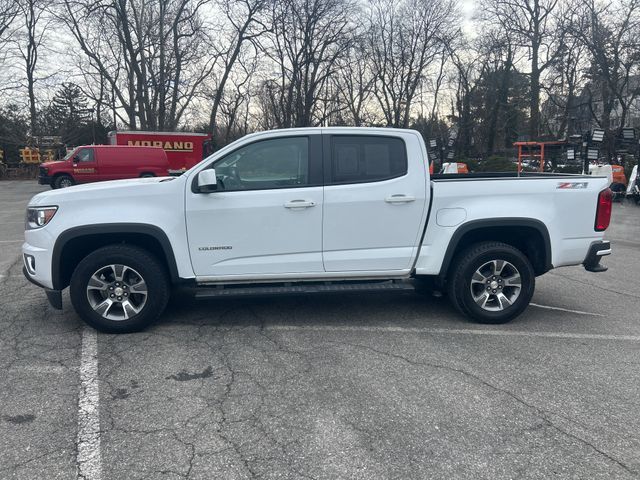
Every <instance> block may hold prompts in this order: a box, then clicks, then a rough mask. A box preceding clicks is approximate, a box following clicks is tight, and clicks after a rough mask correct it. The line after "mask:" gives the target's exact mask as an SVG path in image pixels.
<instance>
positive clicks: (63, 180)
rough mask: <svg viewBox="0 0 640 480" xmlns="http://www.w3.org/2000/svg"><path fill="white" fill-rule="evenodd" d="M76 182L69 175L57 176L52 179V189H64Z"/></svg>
mask: <svg viewBox="0 0 640 480" xmlns="http://www.w3.org/2000/svg"><path fill="white" fill-rule="evenodd" d="M75 184H76V182H75V181H74V180H73V178H72V177H71V176H70V175H58V176H57V177H55V178H54V179H53V183H52V184H51V187H52V188H55V189H57V188H66V187H71V186H73V185H75Z"/></svg>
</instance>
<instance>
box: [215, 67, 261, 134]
mask: <svg viewBox="0 0 640 480" xmlns="http://www.w3.org/2000/svg"><path fill="white" fill-rule="evenodd" d="M236 63H237V68H235V69H234V72H233V74H231V75H230V76H229V78H228V81H227V82H226V84H227V88H225V90H224V95H222V97H221V98H220V102H219V106H218V114H217V116H216V117H217V118H218V120H217V122H216V125H217V126H218V127H220V128H217V129H216V133H217V134H218V138H215V141H216V144H217V145H220V146H221V145H226V144H228V143H229V142H231V141H233V140H235V139H237V138H239V137H241V136H243V135H246V134H247V133H248V132H249V119H250V106H251V99H252V97H253V94H254V92H253V91H252V85H251V80H252V79H253V77H254V75H255V74H256V71H257V69H258V59H257V57H256V56H255V55H251V56H250V57H249V58H244V57H242V56H241V57H240V58H238V60H237V62H236ZM219 88H220V87H219Z"/></svg>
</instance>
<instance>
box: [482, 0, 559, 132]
mask: <svg viewBox="0 0 640 480" xmlns="http://www.w3.org/2000/svg"><path fill="white" fill-rule="evenodd" d="M558 2H559V0H485V1H484V2H483V4H482V12H483V15H484V18H485V19H486V21H487V22H488V23H489V24H493V23H494V22H495V20H497V21H498V22H499V23H500V25H501V26H502V28H503V29H504V30H505V31H507V32H509V33H510V34H511V35H512V36H513V38H514V39H515V40H516V41H517V43H518V45H519V46H521V47H522V48H525V49H526V50H527V52H528V56H529V69H530V73H529V78H530V98H529V136H530V137H531V138H532V139H535V138H537V137H538V136H539V135H540V92H541V89H542V87H541V82H542V75H543V73H544V72H545V71H546V70H547V69H548V68H549V67H550V66H551V65H552V64H553V62H554V61H555V60H556V58H557V56H558V55H559V53H560V52H561V51H562V44H563V37H562V35H561V34H562V29H559V28H558V17H557V15H556V14H557V13H558V10H559V9H558V8H557V7H558Z"/></svg>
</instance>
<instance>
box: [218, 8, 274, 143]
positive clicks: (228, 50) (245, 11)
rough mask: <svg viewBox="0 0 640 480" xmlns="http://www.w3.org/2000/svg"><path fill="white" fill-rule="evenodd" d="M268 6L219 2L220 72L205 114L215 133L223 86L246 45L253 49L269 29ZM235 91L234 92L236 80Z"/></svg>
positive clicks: (242, 67) (223, 91)
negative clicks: (222, 31)
mask: <svg viewBox="0 0 640 480" xmlns="http://www.w3.org/2000/svg"><path fill="white" fill-rule="evenodd" d="M268 6H269V2H268V0H221V2H220V7H221V10H222V11H224V12H225V16H226V19H227V23H228V25H227V30H229V33H228V34H227V36H226V38H225V42H223V43H222V44H223V48H222V49H218V51H217V52H216V55H217V57H218V58H219V59H220V64H221V65H220V69H221V74H220V76H219V78H218V80H217V81H216V82H215V85H214V92H213V94H212V105H211V113H210V115H209V130H210V131H211V132H212V133H213V134H214V135H216V133H217V132H216V130H217V122H218V112H219V110H220V108H221V105H222V104H223V102H225V88H226V86H227V82H228V81H229V79H230V77H231V75H232V72H233V70H234V66H235V65H236V62H238V59H239V58H240V57H241V56H242V55H243V52H244V51H245V50H246V49H247V48H248V47H251V48H253V49H255V47H256V46H257V42H258V39H259V38H260V37H261V36H262V35H264V34H265V33H266V32H268V31H269V30H270V27H269V25H268V23H267V21H266V19H265V13H266V10H267V8H268ZM214 44H216V45H220V41H219V39H218V38H215V39H214ZM254 54H255V53H254ZM245 67H246V65H241V69H242V70H244V69H245ZM249 81H250V78H248V77H246V76H245V80H244V81H243V82H241V84H242V85H243V86H244V85H245V84H246V83H247V82H249ZM235 93H236V94H238V91H237V84H236V92H235ZM235 98H236V99H237V98H238V96H237V95H236V96H235ZM226 108H228V105H227V106H226ZM227 113H228V112H227ZM228 134H229V128H227V134H226V135H228Z"/></svg>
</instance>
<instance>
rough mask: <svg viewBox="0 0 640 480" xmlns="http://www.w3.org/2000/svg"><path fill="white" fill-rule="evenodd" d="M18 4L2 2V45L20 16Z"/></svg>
mask: <svg viewBox="0 0 640 480" xmlns="http://www.w3.org/2000/svg"><path fill="white" fill-rule="evenodd" d="M18 12H19V8H18V4H17V3H16V2H15V1H14V0H0V45H2V44H3V43H2V42H3V41H4V40H5V38H6V37H5V35H7V33H8V30H9V27H10V26H11V24H12V23H13V21H14V20H15V18H16V17H17V16H18Z"/></svg>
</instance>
